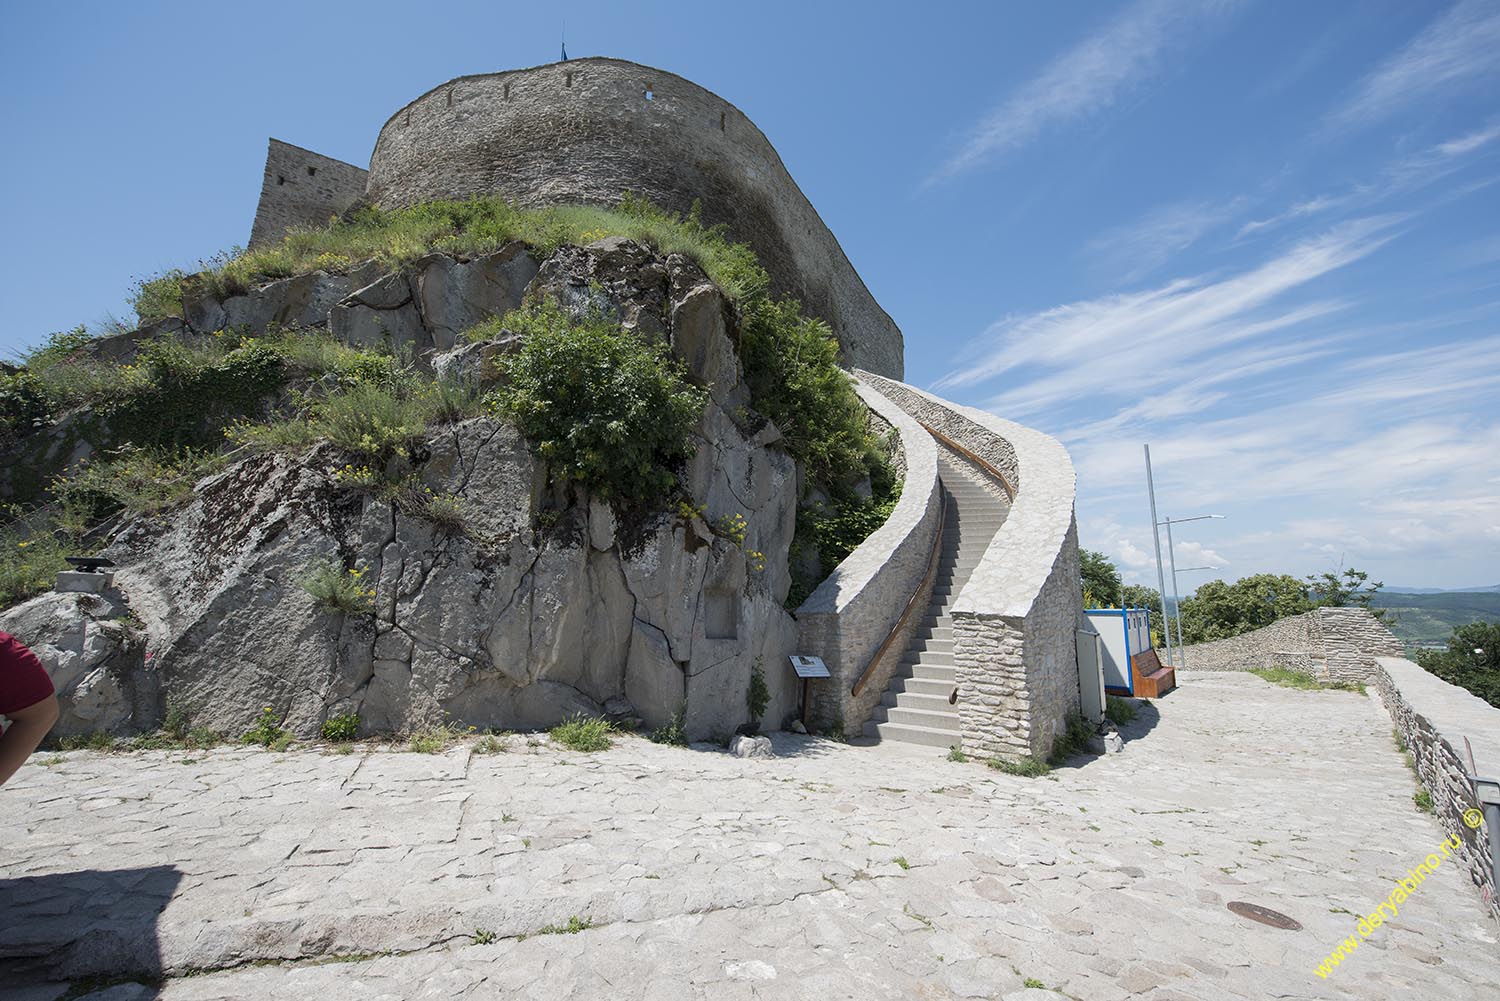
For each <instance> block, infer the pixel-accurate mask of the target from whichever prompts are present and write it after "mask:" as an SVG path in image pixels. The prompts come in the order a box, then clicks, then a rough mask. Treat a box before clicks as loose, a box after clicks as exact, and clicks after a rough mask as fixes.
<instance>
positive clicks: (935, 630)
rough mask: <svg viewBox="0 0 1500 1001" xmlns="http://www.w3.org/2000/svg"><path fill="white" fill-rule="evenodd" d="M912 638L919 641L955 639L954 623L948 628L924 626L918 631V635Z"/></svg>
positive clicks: (947, 626)
mask: <svg viewBox="0 0 1500 1001" xmlns="http://www.w3.org/2000/svg"><path fill="white" fill-rule="evenodd" d="M912 638H913V639H919V640H951V639H952V638H953V625H952V623H949V624H948V625H946V626H929V625H923V626H921V627H920V628H919V629H917V632H916V635H915V636H914V637H912Z"/></svg>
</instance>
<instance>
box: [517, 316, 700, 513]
mask: <svg viewBox="0 0 1500 1001" xmlns="http://www.w3.org/2000/svg"><path fill="white" fill-rule="evenodd" d="M506 326H507V328H508V329H511V330H515V331H517V332H518V333H520V334H522V335H523V336H524V338H525V341H524V343H523V345H522V347H521V349H520V350H519V351H518V352H516V353H515V354H513V355H511V356H509V357H507V358H506V359H504V361H503V362H502V366H503V368H504V372H505V376H506V384H505V385H504V386H503V387H502V388H500V389H498V390H496V391H495V392H494V393H493V394H491V397H490V399H491V403H492V405H493V407H494V409H495V410H496V411H497V412H498V413H499V414H501V415H502V416H504V417H506V418H508V419H509V420H510V421H512V422H513V423H514V424H515V425H516V427H517V428H518V429H519V430H520V431H521V433H522V434H523V435H524V436H525V437H526V440H527V442H528V443H529V444H530V446H531V448H532V449H533V450H534V451H535V453H536V454H537V455H538V456H540V457H541V458H542V459H543V460H545V461H546V463H547V465H548V469H549V470H550V472H551V473H552V475H553V476H554V477H556V478H557V479H560V480H565V481H571V482H574V483H577V484H578V485H580V486H582V487H584V488H586V489H588V490H589V491H590V492H592V493H593V494H595V495H596V496H598V497H601V498H608V499H610V500H618V501H622V502H625V503H639V504H649V503H652V502H657V501H661V500H663V499H664V498H665V496H666V494H668V493H669V492H670V491H671V489H672V487H673V485H674V484H675V483H676V468H677V467H678V466H679V465H680V464H681V463H682V462H683V461H684V460H685V459H687V458H688V457H689V456H690V455H691V454H692V453H693V439H692V431H693V428H694V426H695V425H696V424H697V423H698V420H699V418H700V416H701V415H702V413H703V407H704V403H705V401H706V396H705V394H704V393H703V392H702V391H700V390H698V389H695V388H693V387H692V386H690V385H689V384H688V383H687V381H686V378H685V376H684V371H683V367H682V363H681V362H680V361H678V360H676V359H674V358H673V357H672V356H671V354H670V353H669V352H668V351H667V349H666V347H665V346H664V345H662V344H660V343H654V342H648V341H646V340H644V339H642V338H640V337H638V336H636V335H634V334H632V333H628V332H626V331H624V330H622V329H621V328H620V327H619V325H618V324H617V323H615V322H614V321H613V320H612V319H609V318H606V317H604V316H601V315H592V316H589V317H587V318H586V319H583V320H575V319H572V318H571V317H569V316H568V315H567V314H565V313H564V312H563V311H562V309H561V308H559V307H558V306H556V305H554V304H551V303H545V304H538V305H534V306H531V307H529V308H527V309H524V310H518V311H517V312H516V313H513V314H511V316H510V317H508V318H507V320H506Z"/></svg>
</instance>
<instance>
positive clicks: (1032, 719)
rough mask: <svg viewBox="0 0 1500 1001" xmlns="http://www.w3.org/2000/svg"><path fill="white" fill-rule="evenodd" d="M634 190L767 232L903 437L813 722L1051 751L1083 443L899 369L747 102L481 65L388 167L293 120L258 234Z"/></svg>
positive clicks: (640, 72) (609, 198)
mask: <svg viewBox="0 0 1500 1001" xmlns="http://www.w3.org/2000/svg"><path fill="white" fill-rule="evenodd" d="M627 192H630V193H634V194H636V195H639V196H642V197H644V198H647V199H649V200H650V201H651V202H653V203H655V204H657V205H660V206H662V207H664V208H666V209H669V210H671V211H674V212H679V213H686V212H688V211H689V210H690V209H691V208H692V207H693V205H694V204H695V203H697V204H698V205H699V206H700V211H701V213H702V216H703V219H704V221H705V222H706V223H709V224H719V223H722V224H723V225H724V226H725V227H726V229H727V231H728V233H729V235H730V237H731V238H733V239H736V240H739V241H742V242H745V243H748V244H749V245H750V246H751V247H752V248H753V249H754V250H755V251H756V253H757V255H758V256H759V258H760V261H761V263H762V265H764V266H765V267H766V269H767V271H768V272H769V273H770V276H771V280H772V283H773V286H774V289H773V291H775V292H780V293H787V294H790V295H793V296H795V297H797V298H798V299H799V300H801V302H802V304H803V306H804V308H805V309H807V310H808V311H809V312H811V313H812V314H814V315H816V316H819V317H821V318H822V319H824V320H825V321H827V322H828V324H829V326H830V327H831V328H832V330H833V333H834V335H835V337H836V338H837V339H838V342H839V345H840V354H841V361H842V363H843V365H844V366H845V367H846V368H847V369H848V370H849V372H850V375H851V377H852V378H853V379H854V380H855V383H856V389H857V391H858V392H859V394H860V395H861V397H862V398H863V399H864V401H865V403H866V405H867V406H868V407H869V408H870V410H871V412H872V413H873V414H875V415H876V417H878V418H879V420H880V421H883V422H884V426H886V427H889V428H890V429H891V430H892V431H893V432H894V433H896V434H897V435H898V436H899V439H900V453H901V456H902V459H901V461H902V465H903V466H904V469H905V473H904V483H903V487H902V492H901V496H900V499H899V501H898V503H897V506H896V508H895V510H894V511H892V513H891V515H890V516H889V518H888V519H887V520H886V522H885V524H884V525H883V526H882V527H881V528H880V529H879V530H877V531H876V532H875V533H873V534H872V535H870V536H869V537H868V538H867V539H866V540H865V541H864V542H863V543H862V544H861V545H860V546H859V548H858V549H856V550H855V551H854V552H853V553H851V554H850V555H849V556H848V557H847V558H846V559H845V560H844V561H843V562H842V563H840V564H839V566H838V567H837V568H835V569H834V571H833V572H832V573H831V574H830V575H829V576H828V577H827V578H826V579H825V580H824V581H823V583H822V584H821V585H819V586H818V587H817V588H816V589H815V590H814V592H813V593H812V594H811V595H810V596H809V597H808V598H807V599H806V600H805V601H804V602H803V603H802V604H801V605H800V606H799V607H798V608H797V609H796V610H795V613H794V619H795V631H796V636H795V639H792V638H790V637H788V640H787V642H788V643H789V644H790V645H789V646H788V648H787V649H785V650H781V651H780V653H781V654H782V655H785V654H790V653H794V652H795V653H804V654H815V655H817V656H819V657H821V658H822V659H823V661H824V663H825V666H826V668H827V670H828V671H829V672H830V675H829V677H828V678H827V679H826V683H825V684H823V685H822V687H821V689H820V692H819V694H817V695H816V696H815V697H814V698H812V703H813V705H812V707H811V708H812V716H813V720H812V721H811V722H816V723H817V724H818V725H820V726H823V727H832V728H835V729H841V728H842V727H844V726H848V727H849V728H850V729H851V730H854V729H857V728H861V727H862V728H863V729H864V731H865V732H866V733H867V734H870V735H878V736H879V737H881V738H882V739H898V740H907V741H913V742H917V743H926V744H930V745H934V746H939V747H949V746H953V745H954V744H957V743H961V744H962V746H963V747H964V748H965V749H966V750H971V751H974V752H977V753H983V754H1031V755H1039V756H1043V757H1045V756H1046V754H1047V753H1048V751H1049V749H1050V748H1051V747H1052V744H1053V741H1054V739H1055V738H1056V737H1057V736H1058V734H1060V733H1062V732H1063V730H1064V728H1065V720H1066V718H1067V716H1068V714H1069V713H1072V712H1076V711H1077V710H1078V708H1079V706H1080V684H1079V674H1078V665H1077V656H1076V650H1075V630H1076V628H1077V627H1078V626H1079V625H1080V624H1081V623H1082V622H1083V615H1082V606H1081V595H1080V592H1079V589H1078V573H1079V571H1078V565H1079V563H1078V537H1077V527H1076V523H1075V521H1074V517H1073V503H1074V496H1075V488H1076V476H1075V473H1074V470H1073V466H1072V463H1071V461H1070V460H1069V458H1068V455H1067V452H1066V450H1065V449H1063V447H1062V446H1061V444H1059V443H1058V442H1056V441H1054V440H1053V439H1051V438H1049V437H1047V436H1046V435H1044V434H1041V433H1039V432H1037V431H1034V430H1031V429H1029V428H1025V427H1022V426H1020V425H1017V424H1014V423H1012V422H1010V421H1005V420H1003V419H1000V418H998V417H995V416H994V415H992V414H988V413H985V412H983V411H979V410H974V409H972V408H968V407H962V406H959V405H957V404H954V403H951V402H949V401H947V400H943V399H940V398H938V397H936V396H933V395H931V394H929V393H925V392H923V391H921V390H919V389H917V388H916V387H914V386H908V385H906V384H905V383H903V382H901V381H900V380H901V379H902V377H903V370H904V365H903V339H902V335H901V331H900V330H899V329H898V328H897V327H896V325H895V323H894V322H892V320H891V318H890V317H889V316H888V315H886V313H885V311H884V310H883V309H881V308H880V305H879V304H878V303H877V302H876V301H875V299H874V297H873V296H871V295H870V292H869V290H868V289H867V288H866V287H865V284H864V282H863V281H862V280H861V279H860V277H859V275H858V274H857V273H856V272H855V270H854V267H853V266H852V265H851V264H850V263H849V259H848V258H847V257H846V256H845V255H844V252H843V250H842V248H841V247H840V246H839V244H838V241H837V240H836V239H835V238H834V236H833V234H832V233H830V232H829V230H828V227H827V226H825V225H824V223H823V220H822V219H821V218H819V216H818V213H817V211H816V210H815V209H814V208H813V207H812V205H811V204H809V202H808V200H807V198H806V196H804V195H803V193H802V191H801V190H800V189H799V188H798V187H797V184H796V182H795V181H793V180H792V178H791V176H790V175H789V174H788V173H787V170H786V167H785V166H784V165H783V164H782V162H781V158H780V157H779V156H778V155H777V153H776V150H775V149H774V148H773V147H772V146H771V144H770V142H768V141H767V139H766V137H765V135H764V134H762V133H761V131H760V130H759V129H758V128H756V127H755V125H754V123H752V122H751V121H750V120H749V119H748V118H746V117H745V115H744V114H743V113H741V112H740V111H739V109H737V108H735V107H734V106H733V105H732V104H730V103H729V102H727V101H725V100H723V99H722V98H720V97H718V96H716V95H714V94H712V93H710V92H708V91H707V90H704V89H703V88H702V87H699V86H697V85H696V84H693V83H691V82H689V81H687V80H684V79H683V78H682V77H679V76H676V75H674V74H672V73H667V72H663V71H662V70H657V69H653V68H651V67H647V66H641V65H639V64H636V63H631V62H626V61H624V60H619V59H603V58H589V59H578V60H572V61H567V62H560V63H551V64H548V65H545V66H537V67H533V68H531V69H522V70H512V71H508V72H503V73H490V74H481V75H477V76H464V77H458V78H456V79H453V80H450V81H448V82H447V83H445V84H442V85H441V86H439V87H436V88H434V89H432V90H430V91H428V92H427V93H426V94H423V95H422V96H421V97H419V98H417V99H416V100H415V101H413V102H411V103H410V104H408V105H407V106H406V107H404V108H402V109H401V110H399V111H397V112H396V114H395V115H393V116H392V117H391V118H390V119H389V120H388V121H387V122H386V123H385V125H384V126H383V127H382V128H381V130H380V134H379V137H378V138H377V140H376V142H375V149H374V152H373V153H372V155H371V157H370V168H369V170H368V171H364V170H360V169H359V168H357V167H354V166H351V165H349V164H345V163H341V162H339V161H336V160H330V159H329V158H327V157H323V156H319V155H318V154H315V153H312V152H310V151H307V150H304V149H300V148H298V147H295V146H291V145H288V144H286V143H282V142H279V141H277V140H274V139H273V140H272V141H271V146H270V152H269V155H268V157H267V160H266V172H265V182H264V187H263V189H262V192H261V199H260V205H259V208H258V210H257V212H256V217H255V226H254V230H253V235H252V238H251V245H252V246H255V245H258V244H264V243H267V242H272V241H275V240H277V239H279V238H280V237H281V235H282V234H284V233H285V232H286V231H287V230H288V229H289V228H292V227H295V226H308V225H319V224H322V223H324V222H326V221H327V219H328V218H329V217H330V216H332V215H337V214H340V213H343V212H346V211H348V210H349V209H351V208H352V207H354V206H356V205H358V204H372V205H375V206H377V207H379V208H382V209H393V208H401V207H407V206H412V205H417V204H421V203H423V202H428V201H432V200H434V199H463V198H469V197H474V196H479V195H500V196H503V197H505V198H506V199H508V200H510V201H512V202H514V203H516V204H518V205H521V206H525V207H537V206H543V205H560V204H592V205H601V206H614V205H616V204H618V203H619V201H620V200H621V197H622V195H624V194H625V193H627ZM346 302H351V303H353V302H354V300H353V299H351V300H346ZM355 305H358V304H357V303H355ZM923 611H925V612H926V616H925V617H924V616H923V615H922V612H923ZM632 649H634V646H632ZM771 659H775V658H771ZM633 662H634V660H633V659H632V663H633ZM725 663H730V662H729V661H725ZM626 670H627V674H628V673H629V671H630V668H629V666H628V665H627V668H626ZM674 670H675V668H674ZM720 673H721V674H722V673H723V672H720ZM627 687H628V686H627ZM700 687H701V686H700ZM715 698H716V696H715V695H713V693H712V692H708V693H707V694H701V695H700V696H699V697H698V698H697V704H709V703H712V702H714V700H715ZM645 701H648V702H649V701H652V700H651V699H646V700H645ZM655 701H656V702H660V701H661V700H660V699H656V700H655ZM720 701H722V700H720ZM653 704H654V703H653Z"/></svg>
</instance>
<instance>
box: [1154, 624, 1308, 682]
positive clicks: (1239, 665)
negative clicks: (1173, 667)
mask: <svg viewBox="0 0 1500 1001" xmlns="http://www.w3.org/2000/svg"><path fill="white" fill-rule="evenodd" d="M1178 659H1179V660H1180V661H1181V662H1182V667H1183V668H1185V669H1187V670H1189V671H1249V670H1251V669H1252V668H1261V667H1289V668H1292V669H1294V670H1298V671H1306V672H1308V673H1310V674H1316V673H1318V672H1319V671H1321V670H1322V668H1323V641H1322V635H1321V630H1320V629H1319V627H1318V616H1317V615H1316V614H1315V613H1313V612H1304V613H1303V614H1301V615H1291V616H1288V617H1287V618H1284V619H1277V620H1276V621H1275V622H1273V623H1271V624H1270V625H1268V626H1263V627H1262V628H1260V629H1256V630H1253V631H1251V632H1248V633H1241V634H1240V635H1239V636H1231V637H1229V638H1228V639H1223V640H1212V641H1210V642H1207V643H1191V644H1189V645H1188V646H1187V648H1186V649H1184V650H1183V651H1182V652H1181V656H1180V657H1179V658H1178Z"/></svg>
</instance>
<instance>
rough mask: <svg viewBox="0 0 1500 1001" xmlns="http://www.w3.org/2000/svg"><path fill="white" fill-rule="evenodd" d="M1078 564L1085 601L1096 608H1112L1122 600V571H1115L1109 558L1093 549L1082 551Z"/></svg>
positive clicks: (1079, 551) (1079, 553) (1079, 554)
mask: <svg viewBox="0 0 1500 1001" xmlns="http://www.w3.org/2000/svg"><path fill="white" fill-rule="evenodd" d="M1078 562H1079V572H1080V573H1081V575H1082V577H1083V593H1084V595H1085V601H1087V602H1088V603H1089V604H1091V605H1094V606H1111V605H1114V604H1115V603H1116V602H1118V601H1119V600H1120V571H1119V570H1117V569H1115V565H1114V563H1112V562H1110V559H1109V557H1108V556H1105V555H1104V554H1103V553H1100V552H1095V551H1094V550H1092V549H1080V550H1078Z"/></svg>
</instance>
